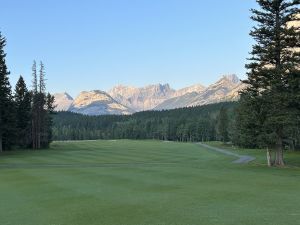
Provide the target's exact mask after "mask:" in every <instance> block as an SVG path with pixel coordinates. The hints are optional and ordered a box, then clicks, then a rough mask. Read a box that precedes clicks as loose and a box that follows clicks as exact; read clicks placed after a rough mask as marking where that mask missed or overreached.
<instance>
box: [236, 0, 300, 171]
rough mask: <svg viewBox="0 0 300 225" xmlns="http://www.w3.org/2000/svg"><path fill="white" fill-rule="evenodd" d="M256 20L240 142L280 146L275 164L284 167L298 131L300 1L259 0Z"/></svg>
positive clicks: (239, 123) (241, 109)
mask: <svg viewBox="0 0 300 225" xmlns="http://www.w3.org/2000/svg"><path fill="white" fill-rule="evenodd" d="M257 2H258V4H259V6H260V8H261V9H260V10H256V9H253V10H252V13H253V16H252V19H253V20H254V21H255V22H257V26H256V27H254V28H253V30H252V31H251V33H250V35H251V36H252V37H253V38H254V39H255V41H256V44H255V45H254V46H253V50H252V52H251V55H252V56H251V58H250V59H249V61H250V62H249V64H247V66H246V67H247V69H248V71H249V72H248V79H247V80H246V81H244V82H245V83H246V84H248V88H247V89H246V90H245V91H244V92H243V93H242V99H241V102H240V107H239V109H238V110H237V112H238V115H237V123H236V124H237V132H239V133H240V135H239V136H238V137H237V136H236V137H237V138H236V139H235V140H236V142H237V144H239V145H244V146H254V147H256V146H259V147H268V148H272V149H275V160H274V162H273V164H274V165H276V166H283V165H284V159H283V146H284V142H285V140H288V139H295V136H294V133H295V130H297V129H299V119H300V118H299V115H300V111H299V110H300V107H299V89H300V86H299V77H300V71H299V69H300V53H299V51H296V49H297V48H299V47H300V38H299V37H300V33H299V28H295V27H293V26H289V23H291V22H292V21H295V20H298V19H297V17H296V15H297V14H298V13H299V12H300V11H299V4H300V1H299V0H291V1H287V0H274V1H270V0H257Z"/></svg>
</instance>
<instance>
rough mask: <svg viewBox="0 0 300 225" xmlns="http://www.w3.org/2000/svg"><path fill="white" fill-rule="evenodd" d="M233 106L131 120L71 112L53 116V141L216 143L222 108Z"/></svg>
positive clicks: (151, 114)
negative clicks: (218, 120) (116, 140)
mask: <svg viewBox="0 0 300 225" xmlns="http://www.w3.org/2000/svg"><path fill="white" fill-rule="evenodd" d="M235 106H236V103H234V102H227V103H219V104H213V105H206V106H199V107H191V108H183V109H175V110H166V111H146V112H139V113H135V114H133V115H131V116H86V115H80V114H75V113H71V112H59V113H57V114H56V115H54V126H53V136H54V137H53V138H54V140H88V139H159V140H169V141H184V142H185V141H211V140H216V138H217V137H216V136H217V135H216V124H217V116H218V114H219V111H220V109H221V108H224V109H226V110H228V114H231V117H230V118H232V113H233V109H234V108H235Z"/></svg>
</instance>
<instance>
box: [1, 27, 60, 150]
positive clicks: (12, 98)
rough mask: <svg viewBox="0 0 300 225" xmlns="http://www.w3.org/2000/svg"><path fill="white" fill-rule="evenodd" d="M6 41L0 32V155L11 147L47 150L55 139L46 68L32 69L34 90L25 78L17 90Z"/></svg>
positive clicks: (51, 97) (17, 86) (20, 80)
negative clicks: (10, 70) (8, 59)
mask: <svg viewBox="0 0 300 225" xmlns="http://www.w3.org/2000/svg"><path fill="white" fill-rule="evenodd" d="M5 46H6V39H5V38H4V37H3V36H2V34H1V33H0V152H2V151H7V150H10V149H12V148H22V149H24V148H32V149H41V148H47V147H48V146H49V144H50V142H51V140H52V116H51V114H52V113H53V111H54V105H53V104H54V97H53V96H52V95H51V94H49V93H46V84H45V68H44V64H43V63H42V62H41V63H40V68H39V71H37V65H36V62H35V61H34V63H33V66H32V73H33V82H32V90H29V89H28V88H27V86H26V83H25V81H24V79H23V77H22V76H20V78H19V79H18V81H17V84H16V86H15V89H14V91H13V90H12V87H11V85H10V82H9V75H10V72H9V70H8V68H7V65H6V59H5V58H6V53H5V51H4V47H5Z"/></svg>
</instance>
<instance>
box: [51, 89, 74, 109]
mask: <svg viewBox="0 0 300 225" xmlns="http://www.w3.org/2000/svg"><path fill="white" fill-rule="evenodd" d="M54 99H55V102H54V105H55V106H56V108H55V110H57V111H67V110H68V109H69V108H70V106H71V105H72V103H73V101H74V100H73V98H72V97H71V96H70V95H69V94H68V93H67V92H63V93H56V94H54Z"/></svg>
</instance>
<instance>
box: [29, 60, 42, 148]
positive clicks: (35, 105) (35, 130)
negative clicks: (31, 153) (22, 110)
mask: <svg viewBox="0 0 300 225" xmlns="http://www.w3.org/2000/svg"><path fill="white" fill-rule="evenodd" d="M32 78H33V80H32V89H33V91H32V113H31V114H32V118H31V120H32V125H31V128H32V148H33V149H38V148H39V136H40V126H39V92H38V78H37V69H36V62H35V61H33V65H32Z"/></svg>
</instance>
